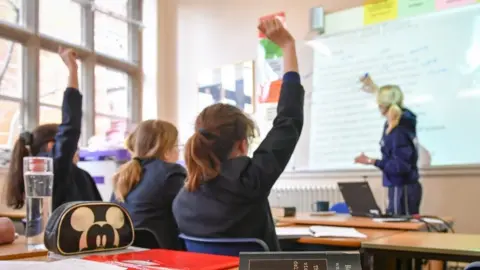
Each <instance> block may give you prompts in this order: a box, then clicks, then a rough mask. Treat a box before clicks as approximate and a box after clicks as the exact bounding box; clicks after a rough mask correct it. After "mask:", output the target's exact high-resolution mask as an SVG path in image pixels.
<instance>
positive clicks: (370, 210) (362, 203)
mask: <svg viewBox="0 0 480 270" xmlns="http://www.w3.org/2000/svg"><path fill="white" fill-rule="evenodd" d="M338 187H339V189H340V192H341V193H342V196H343V200H344V201H345V203H346V204H347V206H348V208H349V209H350V214H351V215H352V216H357V217H371V218H395V219H397V218H398V219H402V220H398V221H404V220H409V219H410V217H407V216H397V215H392V214H386V213H382V210H381V209H380V207H378V204H377V202H376V201H375V197H373V193H372V190H371V189H370V185H369V184H368V182H343V183H338Z"/></svg>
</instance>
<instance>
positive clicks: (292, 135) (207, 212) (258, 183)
mask: <svg viewBox="0 0 480 270" xmlns="http://www.w3.org/2000/svg"><path fill="white" fill-rule="evenodd" d="M258 28H259V30H260V31H262V32H263V33H265V35H266V36H267V37H268V38H269V39H270V40H271V41H273V42H274V43H276V44H277V45H279V46H280V47H281V48H282V49H283V53H284V69H285V74H284V76H283V84H282V89H281V93H280V99H279V102H278V108H277V116H276V118H275V119H274V121H273V127H272V129H271V130H270V131H269V132H268V134H267V135H266V137H265V139H264V140H263V141H262V143H261V144H260V145H259V147H258V148H257V149H256V151H255V152H254V153H253V157H252V158H249V157H248V156H247V153H248V146H249V140H250V139H251V138H252V137H253V135H254V130H255V126H254V123H253V121H252V120H251V119H249V118H248V116H247V115H245V113H243V112H242V111H241V110H240V109H238V108H236V107H234V106H232V105H228V104H215V105H211V106H209V107H207V108H205V109H204V110H203V111H202V112H201V113H200V114H199V115H198V117H197V119H196V122H195V133H194V134H193V135H192V136H191V137H190V138H189V140H188V141H187V144H186V146H185V162H186V167H187V172H188V177H187V181H186V183H185V187H184V188H183V189H182V190H181V191H180V193H179V194H178V195H177V197H176V198H175V201H174V203H173V213H174V215H175V219H176V221H177V224H178V226H179V229H180V232H181V233H184V234H186V235H189V236H196V237H205V238H223V237H227V238H257V239H261V240H263V241H264V242H265V243H266V244H267V245H268V247H269V248H270V250H273V251H276V250H280V246H279V243H278V239H277V236H276V233H275V224H274V221H273V218H272V214H271V210H270V205H269V203H268V194H269V193H270V190H271V188H272V186H273V185H274V183H275V182H276V181H277V179H278V178H279V177H280V174H282V172H283V170H284V169H285V167H286V166H287V164H288V162H289V160H290V157H291V156H292V153H293V151H294V149H295V146H296V145H297V142H298V139H299V137H300V133H301V131H302V126H303V104H304V94H305V92H304V89H303V87H302V85H301V84H300V76H299V74H298V64H297V56H296V50H295V41H294V39H293V37H292V36H291V35H290V33H289V32H288V31H287V30H286V29H285V28H284V27H283V25H282V23H281V22H280V21H278V20H277V19H276V18H272V19H266V20H264V21H262V22H261V23H260V25H259V27H258Z"/></svg>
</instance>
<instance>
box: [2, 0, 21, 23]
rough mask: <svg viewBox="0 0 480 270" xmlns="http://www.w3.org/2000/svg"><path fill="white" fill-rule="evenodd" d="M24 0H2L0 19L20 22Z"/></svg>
mask: <svg viewBox="0 0 480 270" xmlns="http://www.w3.org/2000/svg"><path fill="white" fill-rule="evenodd" d="M21 8H22V0H0V20H4V21H7V22H9V23H14V24H18V23H19V22H20V10H21Z"/></svg>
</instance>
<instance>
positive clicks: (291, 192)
mask: <svg viewBox="0 0 480 270" xmlns="http://www.w3.org/2000/svg"><path fill="white" fill-rule="evenodd" d="M268 200H269V201H270V205H271V206H272V207H273V206H284V207H286V206H295V207H296V208H297V212H310V211H312V204H313V203H314V202H315V201H329V202H330V206H331V205H333V204H335V203H338V202H342V201H343V197H342V194H341V193H340V190H339V189H338V186H337V185H336V184H332V185H317V186H291V187H275V188H273V189H272V191H271V192H270V196H269V197H268Z"/></svg>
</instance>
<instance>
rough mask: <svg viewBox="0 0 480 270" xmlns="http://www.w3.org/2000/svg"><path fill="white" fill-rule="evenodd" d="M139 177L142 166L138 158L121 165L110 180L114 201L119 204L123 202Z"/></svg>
mask: <svg viewBox="0 0 480 270" xmlns="http://www.w3.org/2000/svg"><path fill="white" fill-rule="evenodd" d="M141 177H142V166H141V164H140V160H139V159H138V158H133V159H132V160H130V161H129V162H127V163H125V164H123V165H122V166H121V167H120V169H119V170H118V172H116V173H115V174H114V175H113V178H112V180H113V193H114V194H115V199H116V200H117V201H119V202H124V201H125V197H126V196H127V194H128V193H129V192H130V191H131V190H132V188H133V187H134V186H135V185H136V184H138V182H139V181H140V178H141Z"/></svg>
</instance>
